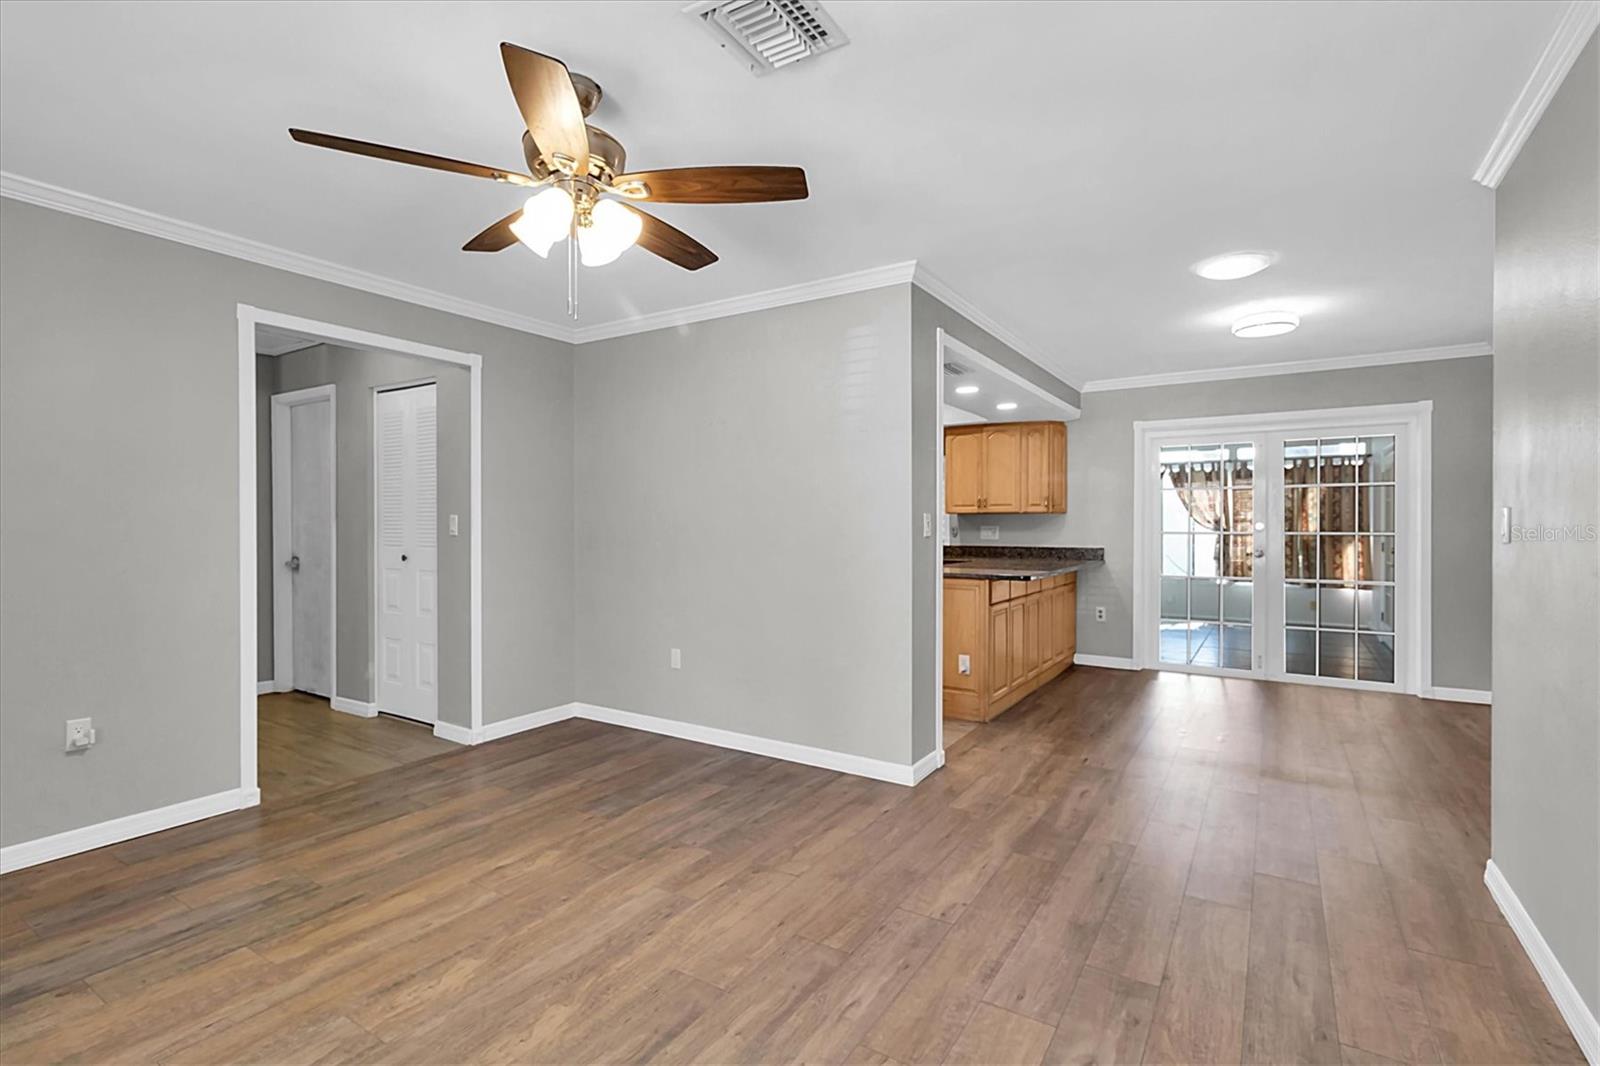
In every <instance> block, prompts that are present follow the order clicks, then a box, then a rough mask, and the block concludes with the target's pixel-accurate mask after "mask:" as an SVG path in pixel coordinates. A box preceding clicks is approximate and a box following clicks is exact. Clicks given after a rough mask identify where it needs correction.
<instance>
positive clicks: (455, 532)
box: [450, 514, 461, 537]
mask: <svg viewBox="0 0 1600 1066" xmlns="http://www.w3.org/2000/svg"><path fill="white" fill-rule="evenodd" d="M450 535H451V536H452V537H459V536H460V535H461V516H460V515H458V514H453V515H451V516H450Z"/></svg>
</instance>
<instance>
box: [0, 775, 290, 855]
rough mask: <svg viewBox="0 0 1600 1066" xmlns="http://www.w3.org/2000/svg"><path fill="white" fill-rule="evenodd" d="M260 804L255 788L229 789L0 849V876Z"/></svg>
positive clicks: (259, 794)
mask: <svg viewBox="0 0 1600 1066" xmlns="http://www.w3.org/2000/svg"><path fill="white" fill-rule="evenodd" d="M260 802H261V791H260V790H259V789H254V788H232V789H229V790H228V791H226V792H216V793H213V794H211V795H209V796H199V797H197V798H195V799H191V800H184V801H183V802H182V803H174V804H171V805H169V806H166V807H157V808H156V809H155V810H153V811H140V812H139V813H138V814H129V815H125V816H123V817H121V818H113V819H111V820H110V821H109V822H97V823H95V824H94V825H86V826H84V827H83V828H81V829H69V830H67V831H66V832H64V833H56V834H55V835H54V836H47V837H40V838H39V839H38V840H28V841H24V842H23V843H21V844H12V845H11V846H10V847H5V848H0V874H6V873H10V872H11V871H13V870H23V869H26V868H28V867H29V866H37V865H39V864H40V863H41V862H50V861H51V860H52V859H64V858H66V857H67V856H68V855H76V854H78V853H79V852H83V851H93V850H94V849H95V848H103V847H106V846H107V845H109V844H120V843H121V842H122V841H124V840H132V839H133V838H134V837H142V836H144V835H146V834H147V833H159V832H161V831H162V830H163V829H172V828H174V827H175V826H180V825H187V824H188V823H189V822H198V821H200V819H202V818H211V817H213V816H215V815H218V814H227V813H228V812H229V811H236V810H239V809H240V808H242V807H254V806H255V805H256V804H258V803H260Z"/></svg>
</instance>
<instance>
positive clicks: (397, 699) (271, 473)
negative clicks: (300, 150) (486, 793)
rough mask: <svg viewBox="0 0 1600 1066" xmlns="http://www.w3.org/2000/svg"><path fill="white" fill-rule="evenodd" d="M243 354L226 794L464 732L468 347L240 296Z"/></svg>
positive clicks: (472, 719) (477, 622)
mask: <svg viewBox="0 0 1600 1066" xmlns="http://www.w3.org/2000/svg"><path fill="white" fill-rule="evenodd" d="M239 352H240V366H239V373H240V427H241V430H240V456H241V458H240V480H241V492H240V515H241V525H240V592H241V608H242V609H241V647H240V667H241V671H242V673H243V676H244V678H245V681H244V683H243V684H241V701H240V702H241V708H240V752H239V755H240V775H241V782H242V787H243V788H245V789H246V790H249V792H250V793H252V794H253V795H254V797H255V799H256V800H257V801H258V802H259V800H260V798H261V794H262V792H263V791H264V792H265V794H266V799H268V800H269V801H274V802H276V801H278V800H280V799H285V798H291V797H298V796H303V795H306V794H309V793H312V792H316V791H320V790H322V789H323V788H326V787H331V786H333V785H337V784H340V783H343V782H344V781H348V780H352V779H354V778H358V777H364V776H366V775H368V774H371V773H376V772H381V771H382V770H385V769H389V768H392V767H394V766H398V765H403V764H405V763H408V762H412V761H416V760H417V759H420V758H426V757H428V756H431V755H434V754H439V753H441V752H444V751H448V750H451V746H452V744H459V743H472V742H474V739H475V738H476V736H477V734H478V730H479V728H480V723H481V722H482V708H481V635H482V626H481V613H482V576H481V574H482V571H481V563H480V559H481V546H482V532H481V512H482V503H481V498H480V496H481V489H480V486H481V474H480V470H481V426H480V414H481V396H482V391H481V360H480V359H479V357H478V356H476V355H474V354H471V353H464V352H452V351H448V350H446V349H439V348H434V347H431V346H428V345H421V344H416V343H414V342H410V341H405V340H402V339H398V338H392V337H384V336H381V335H378V334H372V333H367V332H365V331H361V330H353V329H349V328H347V327H342V326H337V325H334V324H331V323H323V322H316V321H313V320H309V319H302V318H297V317H295V316H290V315H283V314H279V313H276V312H269V311H261V310H258V309H255V308H250V307H246V306H242V305H241V306H240V308H239ZM250 681H254V682H255V686H254V687H255V691H250V690H249V688H250Z"/></svg>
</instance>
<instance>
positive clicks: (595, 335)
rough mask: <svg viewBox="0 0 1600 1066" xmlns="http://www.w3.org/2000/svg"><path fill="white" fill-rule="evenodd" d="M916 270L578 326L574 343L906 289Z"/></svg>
mask: <svg viewBox="0 0 1600 1066" xmlns="http://www.w3.org/2000/svg"><path fill="white" fill-rule="evenodd" d="M916 267H917V264H916V262H915V261H914V260H907V261H906V262H904V263H890V264H889V265H887V266H881V267H872V268H870V269H868V270H857V271H853V272H852V273H849V274H835V275H834V276H833V277H830V278H818V279H817V280H816V281H805V282H801V283H800V284H798V285H785V286H783V287H781V288H777V289H765V290H763V291H761V292H752V293H747V294H746V295H744V296H730V297H728V298H727V299H725V300H711V301H708V302H706V303H703V304H691V305H690V306H688V307H679V308H674V309H672V310H668V311H655V312H652V313H650V314H646V315H634V316H633V317H631V318H619V319H616V320H614V321H611V322H597V323H595V324H594V325H592V326H580V327H579V328H578V329H576V330H574V331H573V343H574V344H588V343H590V342H591V341H604V340H610V339H612V338H613V337H626V336H628V335H630V334H633V333H648V332H650V331H651V330H655V329H671V328H673V327H675V326H687V325H690V324H691V323H695V322H706V321H709V320H711V319H714V318H728V317H730V316H732V315H743V314H748V313H749V312H751V311H765V310H767V309H768V308H772V307H787V306H788V305H789V304H799V303H806V302H807V301H809V300H821V299H825V298H827V297H829V296H843V295H845V294H846V293H852V292H866V291H867V290H869V289H883V288H888V287H889V286H891V285H908V284H910V283H911V277H912V274H913V272H914V271H915V270H916Z"/></svg>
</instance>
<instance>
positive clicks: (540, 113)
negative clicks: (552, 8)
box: [500, 43, 589, 175]
mask: <svg viewBox="0 0 1600 1066" xmlns="http://www.w3.org/2000/svg"><path fill="white" fill-rule="evenodd" d="M500 58H501V59H502V60H504V61H505V65H506V80H507V81H509V82H510V83H511V95H512V96H515V97H516V98H517V109H518V110H520V111H521V112H522V121H523V122H524V123H526V124H527V127H528V132H529V133H531V134H532V135H533V141H534V143H535V144H537V145H538V146H539V151H540V153H541V154H542V155H543V156H544V160H545V162H546V163H549V164H550V169H551V170H563V169H565V170H568V172H570V173H573V174H579V175H587V174H588V173H589V132H588V130H587V129H585V128H584V124H583V107H582V106H581V105H580V104H579V103H578V92H577V90H576V89H574V88H573V87H572V75H571V74H570V73H568V71H567V68H566V65H565V64H563V63H562V62H561V60H559V59H551V58H550V57H549V56H546V55H540V54H539V53H538V52H530V51H528V49H526V48H519V47H517V46H516V45H514V44H509V43H502V44H501V45H500ZM562 160H565V163H563V162H562Z"/></svg>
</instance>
